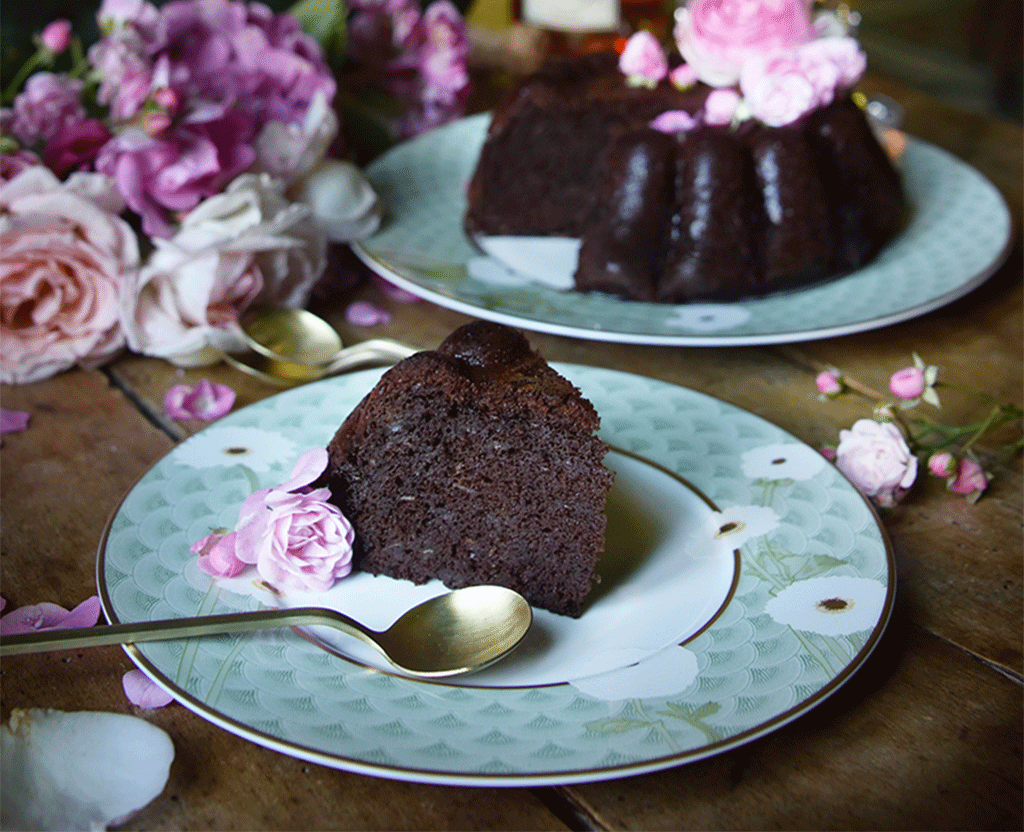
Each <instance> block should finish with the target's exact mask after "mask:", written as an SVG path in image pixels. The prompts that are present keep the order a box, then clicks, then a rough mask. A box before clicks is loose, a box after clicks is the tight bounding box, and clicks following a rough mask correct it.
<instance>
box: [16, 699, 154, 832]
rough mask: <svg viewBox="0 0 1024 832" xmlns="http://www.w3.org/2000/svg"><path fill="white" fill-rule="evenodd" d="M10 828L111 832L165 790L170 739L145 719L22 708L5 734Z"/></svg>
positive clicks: (91, 712) (123, 715) (107, 714)
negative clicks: (109, 831) (103, 831)
mask: <svg viewBox="0 0 1024 832" xmlns="http://www.w3.org/2000/svg"><path fill="white" fill-rule="evenodd" d="M0 740H2V754H0V774H2V780H3V786H4V787H3V790H2V792H0V822H2V825H3V828H4V829H42V830H51V829H52V830H91V829H106V828H107V827H108V826H109V825H111V824H112V823H114V822H115V821H124V820H126V819H127V818H128V817H130V816H131V815H132V814H134V813H135V812H137V811H138V810H139V809H141V808H142V807H143V806H145V805H146V804H147V803H149V802H150V801H151V800H153V798H155V797H156V796H157V795H159V794H160V792H161V791H163V788H164V785H165V784H166V783H167V776H168V774H169V772H170V767H171V761H172V760H173V759H174V745H173V743H172V742H171V738H170V737H169V736H167V734H166V733H165V732H164V731H162V730H161V729H160V728H157V727H156V726H155V725H150V724H149V723H148V722H146V721H145V720H143V719H139V718H138V717H134V716H127V715H125V714H112V713H103V712H99V711H79V712H74V713H66V712H63V711H54V710H43V709H35V708H34V709H32V710H29V711H23V710H20V709H17V710H15V711H13V712H12V713H11V719H10V723H9V724H8V725H7V726H4V727H3V729H2V730H0Z"/></svg>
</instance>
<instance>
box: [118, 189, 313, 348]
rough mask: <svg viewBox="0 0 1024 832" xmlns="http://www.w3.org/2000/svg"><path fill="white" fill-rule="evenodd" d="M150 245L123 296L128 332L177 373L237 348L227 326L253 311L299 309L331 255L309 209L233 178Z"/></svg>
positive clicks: (134, 342)
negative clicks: (258, 307)
mask: <svg viewBox="0 0 1024 832" xmlns="http://www.w3.org/2000/svg"><path fill="white" fill-rule="evenodd" d="M155 243H156V250H155V251H154V252H153V254H152V255H151V256H150V258H149V261H148V262H147V264H146V265H145V267H143V269H142V270H141V271H140V272H139V276H138V281H137V283H136V284H135V286H134V287H133V288H134V291H131V292H126V294H125V307H124V312H123V316H122V317H123V319H124V327H125V335H126V337H127V339H128V345H129V346H130V347H131V348H132V349H133V350H135V351H136V352H139V353H142V354H144V355H152V356H157V357H160V358H165V359H167V360H168V361H171V362H172V363H174V364H177V365H179V366H182V367H196V366H201V365H204V364H212V363H215V362H217V361H219V360H220V353H219V352H218V351H219V350H223V351H232V350H237V349H239V348H241V347H243V346H244V345H243V342H242V341H241V340H240V338H239V336H238V335H237V334H236V332H235V330H234V329H233V328H232V327H231V324H233V323H234V322H235V321H237V319H238V316H239V314H241V312H243V311H244V310H245V309H247V308H248V307H249V306H250V305H252V304H254V303H260V304H264V305H267V306H290V307H300V306H304V305H305V303H306V301H307V300H308V299H309V294H310V291H311V289H312V287H313V284H314V283H315V282H316V281H317V279H318V278H319V277H320V275H321V274H322V273H323V269H324V264H325V262H326V250H327V241H326V238H325V236H324V233H323V231H321V229H320V228H319V227H318V226H317V224H316V223H315V221H314V220H313V218H312V216H311V213H310V210H309V208H308V207H306V206H305V205H302V204H299V203H293V202H290V201H288V200H287V199H285V198H284V196H283V194H282V191H281V185H280V183H279V182H277V181H276V180H274V179H272V178H271V177H269V176H267V175H266V174H263V175H260V176H256V175H253V174H243V175H242V176H240V177H238V178H237V179H236V180H235V181H234V182H232V183H231V184H230V185H229V186H228V188H227V189H226V190H225V191H224V193H221V194H217V195H216V196H212V197H210V198H209V199H207V200H205V201H203V202H202V203H201V204H200V205H199V206H198V207H197V208H196V209H195V210H193V211H192V212H191V213H189V214H188V216H186V217H185V219H184V220H183V221H182V223H181V226H180V228H179V230H178V232H177V233H176V234H175V235H174V237H173V238H172V239H171V240H157V241H155Z"/></svg>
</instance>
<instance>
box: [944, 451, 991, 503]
mask: <svg viewBox="0 0 1024 832" xmlns="http://www.w3.org/2000/svg"><path fill="white" fill-rule="evenodd" d="M986 488H988V477H986V476H985V472H984V471H983V470H982V467H981V465H979V464H978V462H977V461H976V460H973V459H971V458H970V457H964V458H963V459H961V460H960V463H959V464H958V465H957V469H956V476H955V477H954V478H953V479H952V480H951V481H950V483H949V490H950V491H952V492H953V493H954V494H961V495H963V496H964V497H967V498H968V499H971V500H977V499H978V498H979V497H980V496H981V493H982V492H983V491H984V490H985V489H986Z"/></svg>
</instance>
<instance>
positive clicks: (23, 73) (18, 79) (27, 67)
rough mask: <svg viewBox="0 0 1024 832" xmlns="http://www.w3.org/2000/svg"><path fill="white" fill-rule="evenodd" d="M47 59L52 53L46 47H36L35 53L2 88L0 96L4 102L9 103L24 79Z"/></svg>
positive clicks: (49, 58) (50, 57)
mask: <svg viewBox="0 0 1024 832" xmlns="http://www.w3.org/2000/svg"><path fill="white" fill-rule="evenodd" d="M48 60H52V53H51V52H50V50H48V49H37V50H36V52H35V54H34V55H32V57H30V58H29V59H28V60H27V61H25V63H23V64H22V65H21V69H19V70H18V71H17V73H15V75H14V78H13V79H11V83H10V84H8V85H7V89H5V90H4V92H3V96H2V98H0V100H2V101H3V103H4V104H11V103H12V102H13V101H14V97H15V96H16V95H17V94H18V90H19V89H21V85H22V84H24V83H25V80H26V79H27V78H28V77H29V76H30V75H31V74H32V73H33V72H35V71H36V69H37V68H38V67H40V66H45V65H46V63H47V62H48Z"/></svg>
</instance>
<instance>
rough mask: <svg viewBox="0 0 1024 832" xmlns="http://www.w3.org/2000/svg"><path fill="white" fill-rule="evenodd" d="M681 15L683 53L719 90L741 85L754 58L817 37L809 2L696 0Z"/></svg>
mask: <svg viewBox="0 0 1024 832" xmlns="http://www.w3.org/2000/svg"><path fill="white" fill-rule="evenodd" d="M677 14H678V17H677V23H676V28H675V38H676V45H677V46H678V48H679V52H680V54H681V55H682V56H683V59H684V60H685V61H686V62H687V63H688V64H691V65H692V66H693V68H694V69H695V70H696V72H697V75H698V77H699V78H700V80H702V81H704V82H705V83H706V84H710V85H711V86H713V87H727V86H730V85H731V84H735V83H736V82H737V81H738V80H739V78H740V70H741V68H742V66H743V64H744V63H745V62H746V61H747V60H748V59H750V58H752V57H754V56H758V55H766V54H769V53H772V52H776V51H778V50H780V49H788V48H790V47H793V46H799V45H800V44H802V43H807V42H808V41H810V40H811V39H813V38H814V29H813V27H812V25H811V16H810V3H809V2H808V0H690V2H689V3H687V4H686V7H685V8H683V9H681V10H680V11H679V12H678V13H677Z"/></svg>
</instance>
